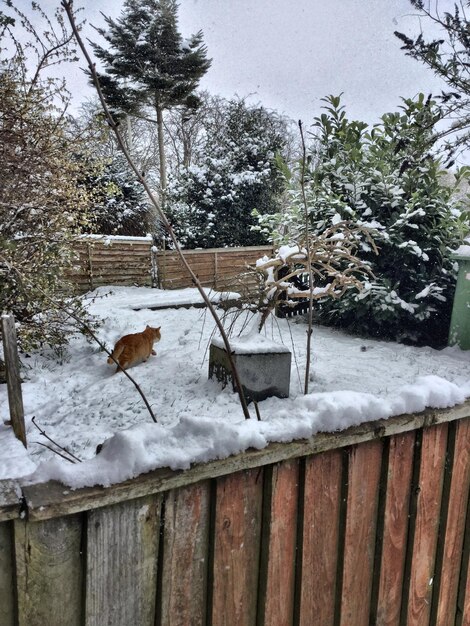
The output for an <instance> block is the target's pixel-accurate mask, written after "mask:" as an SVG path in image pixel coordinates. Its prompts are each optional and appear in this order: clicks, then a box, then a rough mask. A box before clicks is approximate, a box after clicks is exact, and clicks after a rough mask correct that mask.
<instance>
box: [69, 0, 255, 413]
mask: <svg viewBox="0 0 470 626" xmlns="http://www.w3.org/2000/svg"><path fill="white" fill-rule="evenodd" d="M61 5H62V6H63V7H64V9H65V11H66V13H67V17H68V19H69V22H70V25H71V27H72V30H73V32H74V35H75V39H76V41H77V43H78V45H79V47H80V49H81V51H82V53H83V55H84V57H85V59H86V61H87V64H88V68H89V70H90V73H91V76H92V79H93V83H94V86H95V88H96V91H97V93H98V97H99V99H100V102H101V106H102V107H103V111H104V113H105V115H106V119H107V121H108V124H109V125H110V127H111V128H112V130H113V131H114V133H115V135H116V139H117V142H118V144H119V147H120V148H121V150H122V152H123V154H124V156H125V157H126V159H127V161H128V163H129V165H130V167H131V169H132V170H133V171H134V173H135V175H136V177H137V179H138V181H139V182H140V183H141V185H142V186H143V187H144V189H145V191H146V193H147V195H148V197H149V199H150V201H151V203H152V205H153V206H154V207H155V209H156V211H157V213H158V216H159V218H160V220H161V222H162V224H163V225H164V227H165V229H166V231H167V233H168V235H169V236H170V238H171V241H172V243H173V245H174V247H175V250H176V252H177V254H178V256H179V258H180V260H181V263H182V264H183V266H184V267H185V268H186V270H187V271H188V272H189V274H190V276H191V279H192V282H193V284H194V285H195V287H196V288H197V289H198V291H199V293H200V294H201V297H202V298H203V300H204V302H205V304H206V306H207V308H208V309H209V311H210V313H211V315H212V317H213V318H214V321H215V323H216V326H217V328H218V330H219V332H220V335H221V337H222V340H223V342H224V346H225V350H226V352H227V358H228V360H229V363H230V368H231V370H232V376H233V380H234V382H235V386H236V388H237V392H238V396H239V399H240V404H241V407H242V410H243V414H244V416H245V418H246V419H250V413H249V411H248V405H247V402H246V399H245V394H244V392H243V388H242V385H241V382H240V378H239V375H238V372H237V369H236V367H235V363H234V360H233V357H232V349H231V347H230V342H229V340H228V337H227V334H226V333H225V329H224V327H223V324H222V322H221V321H220V319H219V317H218V315H217V312H216V310H215V308H214V306H213V304H212V302H211V301H210V298H208V296H207V294H206V292H205V291H204V289H203V287H202V285H201V282H200V281H199V278H198V277H197V275H196V274H195V273H194V271H193V270H192V269H191V267H190V265H189V263H188V261H187V260H186V258H185V256H184V254H183V252H182V250H181V247H180V245H179V242H178V240H177V238H176V235H175V233H174V231H173V229H172V227H171V224H170V223H169V221H168V218H167V217H166V215H165V213H164V212H163V210H162V208H161V205H160V202H159V201H158V200H157V199H156V197H155V196H154V194H153V193H152V191H151V189H150V187H149V185H148V183H147V181H146V180H145V178H144V177H143V176H142V174H141V172H140V171H139V169H138V168H137V167H136V165H135V163H134V161H133V159H132V157H131V155H130V154H129V151H128V150H127V147H126V145H125V142H124V140H123V138H122V137H121V134H120V132H119V129H118V125H117V123H116V121H115V120H114V118H113V116H112V114H111V112H110V110H109V108H108V106H107V103H106V101H105V99H104V96H103V92H102V90H101V87H100V83H99V79H98V75H97V72H96V67H95V63H94V62H93V61H92V59H91V57H90V55H89V53H88V50H87V49H86V47H85V44H84V42H83V39H82V37H81V35H80V32H79V30H78V28H77V25H76V23H75V17H74V11H73V1H72V0H62V2H61Z"/></svg>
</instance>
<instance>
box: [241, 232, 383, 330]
mask: <svg viewBox="0 0 470 626" xmlns="http://www.w3.org/2000/svg"><path fill="white" fill-rule="evenodd" d="M360 236H362V237H365V238H366V240H367V241H368V243H369V244H370V246H371V249H372V250H373V251H374V252H375V253H376V254H377V253H378V249H377V246H376V245H375V242H374V240H373V238H372V234H371V230H370V229H367V228H364V227H362V226H356V225H353V224H352V223H351V222H349V221H346V220H342V221H340V222H337V223H334V224H332V225H331V226H330V227H328V228H327V229H325V230H324V231H323V232H321V233H309V234H308V240H307V241H305V237H304V238H303V239H299V240H298V243H295V244H293V245H284V246H281V247H280V248H279V249H278V250H277V251H276V254H275V255H274V256H273V257H272V258H268V257H267V256H265V257H263V258H261V259H258V261H257V262H256V266H255V267H254V268H252V270H253V271H256V272H257V273H259V274H261V275H262V277H263V280H262V294H261V299H260V310H261V312H262V315H261V321H260V329H261V328H262V327H263V324H264V322H265V321H266V319H267V317H268V315H269V313H270V312H271V311H272V310H273V308H274V307H275V306H276V303H277V302H278V300H279V299H281V298H285V300H284V302H285V303H286V304H288V305H289V304H291V305H292V306H294V305H295V304H296V303H297V302H296V301H298V300H299V299H301V298H302V299H308V300H322V299H324V298H327V297H331V298H336V299H337V298H340V297H341V296H342V295H343V294H344V293H345V292H346V290H348V289H351V288H354V289H357V290H358V291H361V290H362V289H363V286H364V280H365V279H369V278H371V277H372V278H373V277H374V275H373V273H372V270H371V268H370V265H369V264H368V263H367V262H364V261H362V260H361V259H359V258H358V257H357V256H356V249H357V248H358V245H359V240H360ZM309 259H310V270H311V276H312V277H313V279H314V280H313V284H310V285H309V284H308V281H307V280H305V275H306V274H308V273H309Z"/></svg>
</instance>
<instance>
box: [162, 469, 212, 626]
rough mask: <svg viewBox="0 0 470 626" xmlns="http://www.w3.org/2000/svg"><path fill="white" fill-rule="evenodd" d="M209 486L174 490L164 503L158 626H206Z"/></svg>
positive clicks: (203, 485)
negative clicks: (204, 625)
mask: <svg viewBox="0 0 470 626" xmlns="http://www.w3.org/2000/svg"><path fill="white" fill-rule="evenodd" d="M209 524H210V482H209V481H204V482H201V483H196V484H195V485H191V486H189V487H183V488H181V489H176V490H174V491H171V492H170V493H169V494H168V497H167V499H166V501H165V524H164V535H163V555H162V558H163V568H162V586H161V604H160V612H161V616H160V622H159V624H160V625H161V626H196V625H198V624H205V623H206V609H207V607H206V596H207V567H208V560H207V554H208V551H209V550H208V546H209Z"/></svg>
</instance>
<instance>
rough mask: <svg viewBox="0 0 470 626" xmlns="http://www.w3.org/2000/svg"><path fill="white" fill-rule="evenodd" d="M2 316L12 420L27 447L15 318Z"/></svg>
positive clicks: (15, 429)
mask: <svg viewBox="0 0 470 626" xmlns="http://www.w3.org/2000/svg"><path fill="white" fill-rule="evenodd" d="M1 318H2V337H3V353H4V360H5V368H6V379H7V391H8V406H9V408H10V420H11V425H12V427H13V431H14V433H15V437H16V438H17V439H19V440H20V441H21V442H22V443H23V445H24V447H25V448H26V447H27V442H26V428H25V424H24V408H23V393H22V391H21V376H20V358H19V355H18V342H17V338H16V328H15V318H14V317H13V315H6V314H3V315H2V316H1Z"/></svg>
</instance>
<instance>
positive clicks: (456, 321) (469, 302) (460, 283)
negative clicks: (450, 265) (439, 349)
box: [449, 252, 470, 350]
mask: <svg viewBox="0 0 470 626" xmlns="http://www.w3.org/2000/svg"><path fill="white" fill-rule="evenodd" d="M452 258H453V259H455V260H456V261H457V262H458V264H459V273H458V276H457V285H456V288H455V296H454V306H453V308H452V317H451V320H450V331H449V346H459V348H461V349H462V350H470V253H469V254H467V253H466V252H465V253H456V254H453V255H452Z"/></svg>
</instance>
